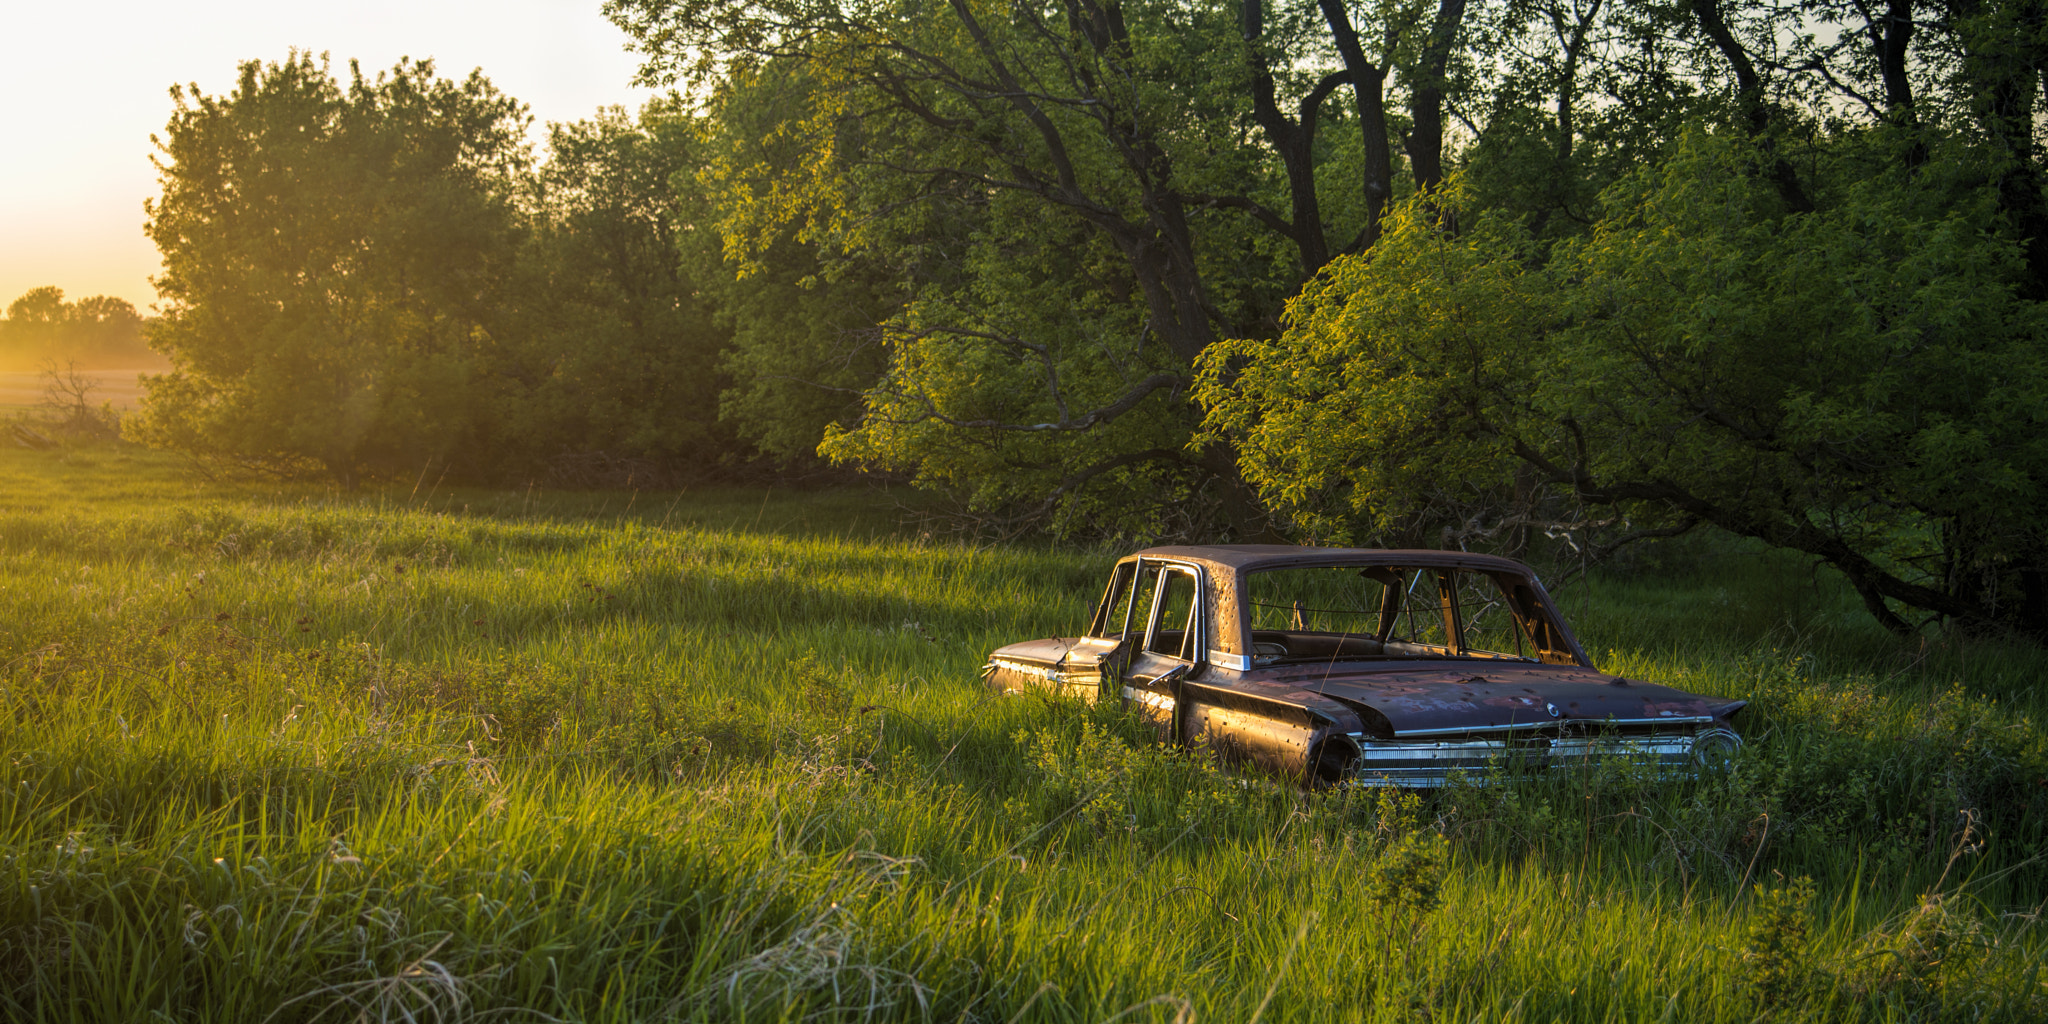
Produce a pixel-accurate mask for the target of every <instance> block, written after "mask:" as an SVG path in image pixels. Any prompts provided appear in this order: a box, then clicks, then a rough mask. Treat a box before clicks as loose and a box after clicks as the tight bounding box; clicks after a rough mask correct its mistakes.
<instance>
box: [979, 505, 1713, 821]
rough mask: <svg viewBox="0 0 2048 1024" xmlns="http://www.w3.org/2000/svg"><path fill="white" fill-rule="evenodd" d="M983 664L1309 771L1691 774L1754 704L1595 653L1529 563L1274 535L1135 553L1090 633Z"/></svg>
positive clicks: (1293, 773) (1003, 678) (1002, 677)
mask: <svg viewBox="0 0 2048 1024" xmlns="http://www.w3.org/2000/svg"><path fill="white" fill-rule="evenodd" d="M984 678H985V679H986V680H987V681H988V682H989V684H990V685H991V686H993V687H995V688H997V689H999V690H1003V691H1013V692H1031V691H1040V692H1049V693H1055V694H1066V695H1071V696H1073V697H1076V698H1079V699H1081V700H1084V701H1089V702H1097V701H1105V700H1114V701H1121V702H1122V703H1123V704H1124V705H1126V706H1127V707H1129V708H1131V709H1132V710H1133V711H1135V712H1136V713H1138V714H1140V715H1142V716H1144V717H1145V718H1146V719H1147V720H1149V721H1150V722H1151V723H1152V725H1153V726H1154V728H1156V729H1157V731H1158V733H1159V736H1160V738H1161V739H1162V740H1166V741H1169V742H1173V743H1180V744H1205V745H1206V746H1207V747H1208V748H1209V749H1210V750H1212V751H1214V752H1215V753H1216V754H1217V755H1219V756H1220V757H1222V758H1224V759H1226V760H1228V761H1233V762H1237V763H1240V764H1245V765H1249V766H1253V767H1256V768H1258V769H1262V770H1264V771H1267V772H1271V773H1274V774H1277V775H1279V776H1282V777H1285V778H1288V779H1291V780H1294V781H1296V782H1298V783H1301V784H1303V785H1307V786H1327V785H1334V784H1342V783H1357V784H1366V785H1392V786H1404V787H1432V786H1441V785H1444V784H1446V783H1447V782H1448V781H1450V780H1451V779H1453V778H1467V779H1472V780H1474V781H1483V780H1486V779H1491V778H1500V777H1503V776H1504V774H1508V773H1503V772H1502V771H1500V769H1502V768H1509V769H1513V770H1514V772H1517V773H1526V772H1555V771H1558V770H1560V769H1569V768H1572V767H1575V766H1586V765H1590V764H1593V763H1596V762H1600V761H1603V760H1607V759H1611V758H1622V759H1626V760H1630V761H1634V762H1638V763H1647V764H1649V765H1651V766H1652V767H1654V768H1655V769H1657V770H1659V771H1669V772H1675V773H1690V772H1692V771H1694V770H1695V769H1696V768H1698V767H1699V766H1700V765H1702V764H1706V763H1718V762H1721V761H1724V760H1725V759H1726V758H1727V757H1728V756H1729V755H1730V754H1732V753H1733V752H1734V750H1735V749H1737V748H1738V747H1739V746H1740V745H1741V742H1742V741H1741V738H1740V737H1739V736H1738V735H1737V734H1736V732H1735V731H1734V730H1733V729H1732V728H1731V727H1730V725H1729V720H1730V718H1731V717H1732V716H1734V715H1735V714H1736V713H1737V712H1739V711H1740V710H1742V708H1743V707H1744V705H1745V704H1746V703H1747V702H1745V701H1739V700H1736V701H1728V700H1720V699H1716V698H1711V697H1704V696H1700V695H1697V694H1691V693H1685V692H1682V691H1679V690H1675V689H1672V688H1670V687H1667V686H1660V685H1656V684H1652V683H1646V682H1641V681H1638V680H1633V679H1625V678H1622V677H1620V676H1614V675H1608V674H1605V673H1602V672H1600V671H1598V670H1596V669H1595V668H1594V666H1593V663H1592V661H1591V660H1590V659H1588V658H1587V657H1586V653H1585V651H1584V650H1583V649H1581V648H1580V646H1579V642H1578V640H1577V639H1576V638H1575V637H1574V636H1573V635H1572V631H1571V629H1570V628H1569V627H1567V626H1566V625H1565V622H1564V618H1563V616H1562V615H1560V614H1559V612H1558V609H1557V605H1556V604H1555V602H1553V601H1552V600H1551V598H1550V595H1549V594H1548V593H1546V592H1545V591H1544V589H1543V585H1542V584H1541V583H1540V582H1539V581H1538V580H1537V578H1536V574H1535V573H1534V572H1532V571H1531V570H1530V569H1529V567H1528V566H1525V565H1523V564H1521V563H1520V562H1516V561H1512V560H1510V559H1506V558H1497V557H1493V556H1488V555H1476V554H1469V553H1466V552H1460V551H1391V550H1375V549H1365V548H1312V547H1292V546H1286V545H1269V544H1239V545H1215V546H1198V547H1155V548H1148V549H1146V550H1143V551H1139V552H1137V553H1136V554H1133V555H1130V556H1128V557H1125V558H1123V559H1121V560H1120V561H1118V562H1117V564H1116V568H1115V569H1114V570H1113V571H1112V573H1111V575H1110V580H1109V585H1108V587H1107V589H1106V590H1105V591H1104V593H1103V597H1102V600H1101V602H1100V603H1099V604H1098V605H1097V607H1096V610H1095V614H1094V616H1093V617H1092V618H1091V620H1090V622H1089V624H1088V628H1087V630H1086V631H1085V634H1084V635H1082V636H1077V637H1053V638H1050V639H1044V640H1032V641H1027V642H1024V643H1017V644H1011V645H1009V646H1006V647H1003V648H1000V649H998V650H997V651H995V652H994V653H993V654H992V655H991V656H990V657H989V661H988V664H987V666H986V667H985V668H984Z"/></svg>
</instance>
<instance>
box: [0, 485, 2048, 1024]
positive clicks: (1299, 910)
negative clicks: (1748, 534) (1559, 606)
mask: <svg viewBox="0 0 2048 1024" xmlns="http://www.w3.org/2000/svg"><path fill="white" fill-rule="evenodd" d="M897 500H898V499H897V498H896V497H893V496H890V495H885V494H877V493H872V492H857V491H856V492H844V491H842V492H827V493H786V492H763V491H758V490H756V491H720V492H709V493H685V494H681V495H676V494H662V495H658V496H656V495H634V494H597V495H552V494H547V493H543V492H539V491H518V492H502V493H485V492H471V491H459V490H458V491H450V490H447V489H445V488H442V487H438V486H435V485H434V482H433V481H430V480H424V479H423V480H421V481H419V482H418V486H414V485H413V484H411V483H408V484H407V485H404V486H399V487H394V488H392V489H391V490H389V491H385V492H375V493H368V494H360V495H337V494H333V493H330V492H328V491H325V490H322V489H319V488H310V487H292V486H256V485H251V484H246V483H240V484H237V483H207V482H204V481H202V480H198V479H197V478H194V477H192V476H190V475H189V474H188V473H187V472H186V471H185V470H184V469H183V468H182V467H180V466H178V465H176V464H175V463H172V462H169V461H166V460H164V459H161V458H159V457H157V456H153V455H147V454H138V453H134V452H132V451H128V450H125V449H106V450H92V451H73V452H69V453H64V454H61V455H50V454H46V453H27V452H16V453H8V454H4V455H0V609H4V613H0V687H4V692H0V709H4V710H0V747H4V751H0V753H4V757H0V1003H4V1005H5V1009H6V1013H7V1015H8V1016H10V1017H13V1018H18V1019H24V1020H143V1019H152V1018H154V1019H172V1020H195V1021H200V1020H204V1021H214V1020H252V1021H261V1020H276V1021H299V1020H358V1019H367V1020H407V1019H409V1020H464V1019H481V1018H486V1017H491V1018H496V1017H504V1018H508V1019H534V1020H548V1019H554V1020H660V1019H687V1020H698V1019H706V1020H759V1021H768V1020H777V1021H780V1020H809V1019H820V1020H860V1021H869V1020H919V1021H923V1020H946V1021H952V1020H983V1021H995V1022H1007V1021H1024V1020H1060V1021H1066V1020H1074V1021H1084V1020H1085V1021H1106V1020H1111V1019H1118V1020H1186V1019H1201V1020H1235V1021H1251V1020H1264V1021H1279V1020H1296V1019H1301V1020H1340V1021H1351V1020H1374V1021H1379V1020H1403V1021H1411V1020H1432V1021H1434V1020H1473V1019H1479V1020H1527V1021H1550V1020H1574V1021H1576V1020H1587V1021H1594V1020H1631V1021H1634V1020H1686V1021H1693V1020H1699V1021H1751V1020H1759V1019H1770V1020H2016V1021H2024V1020H2038V1019H2041V1018H2042V1017H2043V1016H2044V1015H2048V978H2044V975H2043V974H2042V972H2041V961H2042V959H2043V954H2044V952H2048V950H2044V942H2043V938H2044V931H2043V927H2042V925H2041V922H2040V912H2041V909H2042V904H2043V902H2044V900H2048V870H2044V864H2043V862H2042V861H2041V860H2040V851H2041V850H2042V849H2043V848H2044V847H2048V748H2044V742H2043V740H2042V737H2041V732H2040V729H2039V724H2038V723H2039V721H2040V718H2041V714H2042V711H2043V708H2044V704H2048V697H2044V695H2043V693H2042V690H2041V687H2040V682H2039V680H2040V677H2041V670H2042V668H2043V666H2044V665H2048V658H2043V656H2042V655H2041V654H2040V653H2039V652H2037V651H2034V650H2032V649H2029V648H2025V647H2022V646H2014V645H2007V644H1999V643H1993V642H1989V641H1973V642H1960V641H1954V640H1949V641H1942V642H1930V643H1929V644H1927V645H1924V646H1906V647H1901V646H1900V645H1898V644H1897V643H1896V642H1894V641H1892V640H1890V639H1888V638H1886V637H1884V636H1882V635H1880V634H1876V633H1874V632H1872V631H1871V630H1870V629H1869V628H1867V627H1866V626H1865V625H1864V624H1863V622H1862V621H1861V619H1860V618H1858V617H1856V616H1855V615H1854V614H1852V613H1853V612H1854V604H1853V600H1851V599H1850V598H1849V597H1848V596H1847V595H1844V594H1842V593H1841V592H1840V591H1839V589H1837V588H1834V587H1833V586H1832V585H1831V584H1830V583H1829V582H1828V580H1827V579H1826V578H1825V577H1821V576H1816V575H1814V574H1813V573H1811V572H1809V571H1808V570H1807V569H1806V568H1804V567H1802V566H1800V565H1798V564H1796V563H1788V562H1785V561H1784V560H1781V559H1776V558H1773V557H1771V556H1770V555H1768V554H1767V553H1761V552H1756V551H1750V550H1744V549H1740V548H1738V547H1734V546H1726V545H1724V546H1719V547H1717V546H1714V545H1702V546H1698V547H1696V548H1694V549H1692V550H1689V551H1686V550H1682V551H1679V552H1677V553H1676V554H1672V555H1668V556H1666V561H1665V562H1664V563H1662V564H1657V563H1644V564H1641V565H1638V566H1636V567H1633V568H1631V569H1628V570H1627V571H1614V572H1610V573H1608V574H1607V575H1604V576H1596V577H1594V578H1593V579H1591V580H1587V581H1579V582H1575V583H1573V584H1571V585H1569V586H1566V587H1564V588H1562V590H1561V600H1562V601H1563V602H1564V604H1565V605H1566V607H1567V609H1568V611H1570V613H1571V614H1572V616H1573V619H1574V622H1575V623H1576V624H1577V626H1578V627H1579V630H1580V633H1581V635H1582V639H1583V640H1584V641H1585V643H1586V646H1587V648H1588V649H1589V650H1592V651H1594V652H1596V654H1595V656H1596V659H1597V660H1599V661H1600V662H1601V663H1602V665H1603V667H1607V668H1610V669H1614V670H1618V671H1623V672H1626V673H1629V674H1632V675H1636V676H1640V677H1644V678H1652V679H1657V680H1660V681H1668V682H1671V683H1674V684H1676V685H1679V686H1682V687H1686V688H1690V689H1695V690H1699V691H1703V692H1708V693H1714V694H1725V695H1730V696H1741V697H1747V698H1750V699H1751V700H1752V701H1753V702H1754V704H1753V707H1752V709H1751V711H1750V712H1748V717H1747V718H1746V720H1745V721H1744V727H1745V731H1746V732H1747V734H1748V736H1749V747H1748V749H1747V751H1746V752H1745V753H1744V755H1743V756H1742V758H1741V759H1740V760H1739V761H1738V763H1737V764H1736V765H1735V767H1734V770H1733V771H1731V772H1730V773H1728V774H1727V775H1725V776H1719V777H1715V778H1711V779H1704V780H1699V781H1696V782H1688V783H1682V784H1671V783H1668V782H1667V783H1659V782H1657V781H1656V780H1653V779H1648V778H1643V777H1639V776H1637V775H1634V774H1632V773H1631V771H1630V770H1629V769H1628V768H1627V767H1626V766H1619V765H1617V766H1613V767H1612V768H1611V769H1609V770H1605V771H1601V772H1595V773H1589V774H1585V775H1580V776H1575V777H1572V778H1566V779H1556V780H1538V781H1523V782H1519V783H1517V784H1515V785H1511V786H1497V787H1486V786H1480V785H1476V784H1475V785H1471V786H1464V787H1457V788H1454V789H1452V790H1450V791H1448V792H1445V793H1440V794H1433V795H1428V796H1425V797H1422V798H1414V797H1405V796H1400V795H1396V794H1389V793H1381V792H1374V791H1344V792H1338V793H1331V794H1316V795H1307V794H1301V793H1297V792H1293V791H1291V790H1288V789H1285V788H1283V787H1277V786H1274V785H1271V784H1269V783H1266V782H1264V781H1261V780H1257V779H1245V778H1240V777H1238V776H1235V775H1233V774H1231V773H1228V772H1225V771H1220V770H1218V769H1217V768H1216V767H1215V766H1214V765H1212V764H1210V763H1209V762H1207V761H1206V760H1205V759H1203V758H1201V757H1199V756H1194V755H1190V754H1186V753H1181V752H1175V751H1169V750H1162V749H1159V748H1156V747H1153V746H1151V745H1149V744H1147V743H1145V742H1143V741H1142V740H1141V739H1140V735H1141V733H1140V731H1139V730H1138V729H1137V728H1135V727H1134V726H1133V724H1132V723H1130V722H1128V721H1125V720H1123V719H1121V718H1119V717H1118V716H1116V715H1115V714H1113V713H1111V712H1109V711H1108V710H1106V709H1100V708H1097V709H1090V708H1083V707H1078V706H1071V705H1063V704H1057V703H1048V702H1046V701H1042V700H1038V699H1032V698H1025V699H1018V698H1009V699H1004V698H998V697H993V696H991V695H989V694H988V693H987V692H986V691H985V690H983V689H982V688H981V687H980V685H979V683H978V680H977V675H976V669H977V668H978V667H979V665H980V663H981V660H982V658H983V657H984V655H985V654H986V653H987V651H988V650H989V649H990V648H992V647H994V646H997V645H999V644H1001V643H1005V642H1008V641H1011V640H1015V639H1019V638H1025V637H1031V636H1042V635H1053V634H1059V633H1063V632H1067V631H1071V630H1073V629H1075V628H1077V627H1078V625H1079V624H1080V623H1081V622H1083V621H1084V620H1085V617H1086V613H1087V610H1088V609H1087V605H1088V602H1089V601H1090V600H1092V598H1093V596H1094V595H1095V594H1096V593H1097V592H1098V590H1099V587H1100V582H1101V577H1102V574H1103V573H1104V571H1105V570H1106V568H1107V565H1108V564H1109V562H1110V560H1111V557H1112V556H1113V554H1114V553H1113V552H1103V551H1086V550H1072V549H1064V548H1056V547H1051V546H1043V545H1041V546H999V547H990V546H980V547H977V546H972V545H964V544H949V543H945V542H942V541H941V540H939V539H935V538H933V537H932V536H930V535H929V534H928V533H927V532H925V531H924V530H922V529H921V528H920V527H918V526H917V525H915V524H906V523H904V522H902V521H901V513H900V511H899V510H898V509H897V508H896V507H895V506H896V503H897ZM1473 781H1474V782H1475V783H1477V782H1483V781H1485V780H1473Z"/></svg>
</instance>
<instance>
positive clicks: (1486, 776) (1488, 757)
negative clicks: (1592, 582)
mask: <svg viewBox="0 0 2048 1024" xmlns="http://www.w3.org/2000/svg"><path fill="white" fill-rule="evenodd" d="M1351 740H1352V742H1354V743H1356V744H1357V745H1358V758H1357V761H1356V762H1355V765H1356V767H1355V771H1354V772H1353V774H1352V781H1353V783H1354V784H1356V785H1362V786H1399V787H1403V788H1411V789H1430V788H1435V787H1438V786H1444V785H1447V784H1449V782H1450V781H1451V778H1452V776H1454V775H1456V776H1459V777H1461V778H1462V779H1463V780H1464V781H1466V782H1470V783H1476V784H1482V785H1483V784H1485V783H1487V782H1489V781H1492V780H1495V779H1499V778H1504V777H1512V776H1514V775H1517V774H1536V773H1550V772H1557V771H1572V770H1580V769H1585V768H1589V767H1595V766H1598V765H1601V764H1607V763H1619V764H1625V765H1635V766H1642V767H1647V768H1652V769H1654V770H1656V771H1657V773H1658V774H1660V775H1667V776H1669V775H1677V776H1692V775H1695V774H1697V773H1698V772H1699V771H1700V770H1701V769H1704V768H1710V767H1712V766H1715V765H1718V764H1721V763H1724V762H1726V760H1727V759H1728V758H1729V757H1730V756H1732V755H1733V754H1734V753H1735V751H1737V750H1739V749H1741V747H1742V737H1740V736H1738V735H1736V733H1735V731H1734V730H1733V729H1729V728H1726V727H1724V726H1715V727H1713V728H1711V729H1705V730H1702V731H1700V732H1697V733H1663V734H1657V733H1652V734H1636V735H1614V736H1555V737H1551V736H1514V737H1502V738H1474V737H1466V738H1461V739H1445V740H1375V739H1367V738H1365V736H1364V734H1362V733H1352V734H1351Z"/></svg>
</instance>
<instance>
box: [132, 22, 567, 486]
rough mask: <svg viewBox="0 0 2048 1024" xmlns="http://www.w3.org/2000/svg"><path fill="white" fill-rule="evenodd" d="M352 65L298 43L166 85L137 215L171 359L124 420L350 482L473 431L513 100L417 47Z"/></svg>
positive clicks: (150, 431) (210, 448)
mask: <svg viewBox="0 0 2048 1024" xmlns="http://www.w3.org/2000/svg"><path fill="white" fill-rule="evenodd" d="M351 71H352V77H351V80H350V82H349V84H348V86H347V87H346V88H345V89H344V88H343V87H342V86H341V85H340V84H339V83H337V82H336V81H335V80H334V78H333V77H332V76H331V75H330V74H329V73H328V70H327V68H326V66H325V64H324V63H321V64H316V63H315V62H314V60H313V58H312V57H311V56H310V55H308V54H294V55H292V56H291V57H288V58H287V59H286V60H284V61H283V62H281V63H276V64H267V65H266V64H262V63H259V62H256V61H250V62H247V63H245V64H243V65H242V67H241V74H240V77H239V79H238V81H237V83H236V86H235V88H234V89H233V91H231V92H230V93H229V94H228V95H226V96H222V97H211V96H207V95H204V94H203V93H200V92H199V91H198V90H197V89H196V88H193V89H189V90H186V89H180V90H176V91H175V92H174V96H175V98H176V101H177V104H178V109H177V112H176V113H175V114H174V115H173V116H172V119H171V122H170V124H169V126H168V127H167V128H166V131H165V134H164V136H163V138H162V140H161V142H160V146H161V148H162V152H163V156H162V158H161V159H160V160H159V161H158V165H157V166H158V170H159V174H160V177H161V179H162V183H163V188H164V191H163V194H162V196H160V197H159V198H157V199H155V200H153V201H152V202H151V203H150V204H149V214H150V221H149V233H150V237H151V238H152V239H154V240H155V241H156V243H157V246H158V248H159V250H160V251H161V252H162V254H163V259H164V273H163V275H162V276H161V277H160V278H159V279H158V282H157V287H158V290H159V291H160V293H161V294H162V295H163V296H164V297H165V299H166V300H167V305H166V311H165V313H164V315H163V319H162V321H161V322H160V324H159V325H158V327H157V329H156V330H155V331H153V332H152V336H151V343H152V344H153V345H155V346H156V347H157V348H158V349H160V350H161V351H163V352H164V353H166V354H167V355H169V356H170V357H171V358H172V360H173V361H174V363H175V364H176V368H175V369H174V370H172V371H171V372H170V373H167V374H164V375H161V376H158V377H154V378H151V379H150V381H149V388H150V397H149V401H148V404H147V408H146V411H145V414H144V415H143V416H142V417H141V418H140V419H139V421H138V422H137V425H136V436H138V437H139V438H142V439H144V440H147V441H150V442H151V443H156V444H163V445H167V446H170V447H177V448H184V449H187V450H191V451H198V452H218V453H223V454H229V455H233V456H235V457H238V458H241V459H247V460H255V461H260V462H267V463H271V464H276V465H282V466H289V465H292V464H294V463H301V462H310V463H313V464H317V465H320V466H322V467H324V468H325V469H326V471H327V472H328V473H330V474H332V475H333V476H334V478H335V479H337V480H338V481H340V482H341V483H343V484H344V485H348V486H353V484H354V483H355V482H356V481H357V480H358V479H359V478H360V477H361V476H362V474H363V473H365V472H366V471H367V472H378V471H383V472H394V471H402V470H403V469H405V468H409V467H411V466H417V465H419V462H420V460H421V458H422V457H423V456H441V457H446V456H448V455H450V454H451V453H455V452H459V451H461V450H462V449H463V447H464V446H465V445H474V444H476V443H478V442H479V441H480V440H481V437H482V429H481V428H482V427H483V425H484V421H485V419H486V410H485V408H484V402H483V397H484V396H483V388H484V386H485V385H484V383H483V380H482V377H483V372H484V365H483V364H484V360H485V358H486V357H487V356H488V354H489V352H490V350H491V348H492V345H493V340H492V333H491V326H492V323H491V319H492V317H491V315H492V313H493V312H494V310H493V309H492V299H493V297H494V296H495V295H496V294H497V293H498V282H499V280H500V279H501V278H502V276H503V275H504V274H505V273H506V272H507V270H508V269H509V264H510V262H511V260H510V257H511V252H512V249H511V245H512V243H513V241H514V240H515V238H516V229H517V222H516V217H515V208H514V196H513V192H514V186H515V182H516V176H517V174H518V172H519V170H520V168H521V167H522V166H523V164H524V163H525V161H526V159H527V155H526V146H525V143H524V140H523V132H524V129H525V126H526V117H525V113H524V109H523V108H522V107H521V106H520V105H519V104H518V103H516V102H515V101H513V100H510V99H508V98H506V97H504V96H502V95H501V94H499V93H498V92H497V90H496V89H494V88H493V87H492V86H491V85H490V83H489V82H488V81H486V80H485V79H484V78H483V76H482V75H481V74H474V73H473V74H472V75H471V76H470V77H469V78H468V79H466V80H464V81H461V82H454V81H449V80H447V79H443V78H440V77H438V76H436V75H435V74H434V69H433V65H432V63H431V62H427V61H419V62H406V63H401V64H399V65H398V66H396V67H394V68H393V69H392V70H391V71H389V72H386V73H384V74H381V75H379V76H377V77H376V78H367V77H365V76H364V75H363V74H362V73H361V71H360V70H359V69H354V68H353V67H352V68H351Z"/></svg>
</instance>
